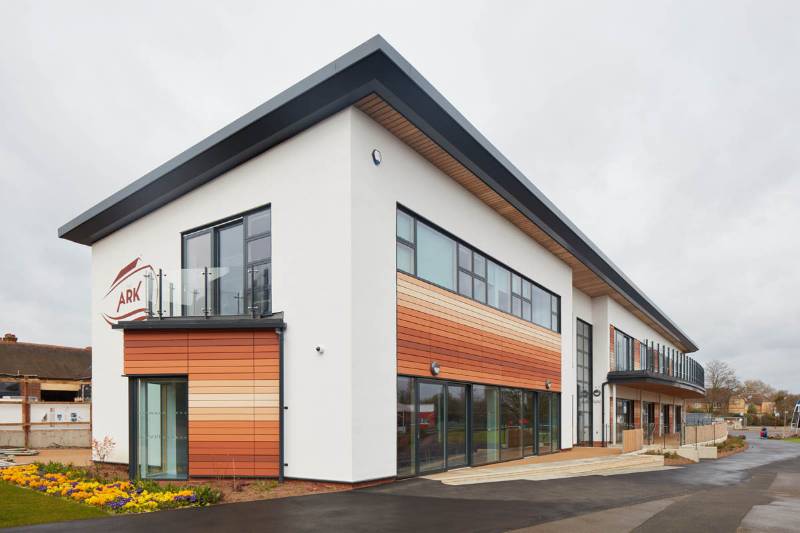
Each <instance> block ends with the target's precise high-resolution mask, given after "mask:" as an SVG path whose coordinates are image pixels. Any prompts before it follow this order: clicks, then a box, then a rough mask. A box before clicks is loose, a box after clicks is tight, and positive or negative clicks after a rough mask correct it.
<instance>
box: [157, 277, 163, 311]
mask: <svg viewBox="0 0 800 533" xmlns="http://www.w3.org/2000/svg"><path fill="white" fill-rule="evenodd" d="M163 285H164V272H162V270H161V269H160V268H159V269H158V318H159V319H163V318H164V308H163V303H164V302H163V297H162V292H163V291H162V290H161V288H162V287H163Z"/></svg>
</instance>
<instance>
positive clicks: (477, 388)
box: [472, 385, 500, 465]
mask: <svg viewBox="0 0 800 533" xmlns="http://www.w3.org/2000/svg"><path fill="white" fill-rule="evenodd" d="M499 411H500V404H499V389H498V388H497V387H486V386H484V385H473V386H472V464H473V465H482V464H486V463H494V462H496V461H498V460H499V459H500V455H499V440H500V439H499V429H500V423H499V422H500V420H499V419H500V412H499Z"/></svg>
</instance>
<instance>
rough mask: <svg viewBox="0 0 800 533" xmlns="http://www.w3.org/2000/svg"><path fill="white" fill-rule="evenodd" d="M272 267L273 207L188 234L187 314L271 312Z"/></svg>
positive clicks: (185, 255)
mask: <svg viewBox="0 0 800 533" xmlns="http://www.w3.org/2000/svg"><path fill="white" fill-rule="evenodd" d="M271 263H272V217H271V212H270V209H269V208H266V209H260V210H258V211H254V212H251V213H248V214H245V215H241V216H238V217H235V218H232V219H230V220H226V221H224V222H221V223H218V224H215V225H214V226H212V227H209V228H203V229H200V230H197V231H193V232H191V233H188V234H185V235H184V236H183V271H182V276H181V277H182V302H183V315H184V316H198V315H208V314H214V315H245V314H251V313H252V314H254V315H265V314H268V313H269V312H270V311H271V308H270V269H271Z"/></svg>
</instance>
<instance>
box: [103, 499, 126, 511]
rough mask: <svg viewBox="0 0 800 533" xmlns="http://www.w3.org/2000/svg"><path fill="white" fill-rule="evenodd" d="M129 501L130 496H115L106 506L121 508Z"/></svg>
mask: <svg viewBox="0 0 800 533" xmlns="http://www.w3.org/2000/svg"><path fill="white" fill-rule="evenodd" d="M129 501H131V499H130V498H117V499H116V500H114V501H113V502H109V503H108V506H109V507H111V508H112V509H121V508H122V507H124V506H125V504H126V503H128V502H129Z"/></svg>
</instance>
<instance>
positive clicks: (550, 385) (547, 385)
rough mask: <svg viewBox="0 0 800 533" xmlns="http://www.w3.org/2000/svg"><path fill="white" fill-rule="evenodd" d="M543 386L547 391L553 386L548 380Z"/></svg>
mask: <svg viewBox="0 0 800 533" xmlns="http://www.w3.org/2000/svg"><path fill="white" fill-rule="evenodd" d="M544 386H545V387H547V390H550V387H552V386H553V382H552V381H550V380H549V379H548V380H547V381H545V382H544Z"/></svg>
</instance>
